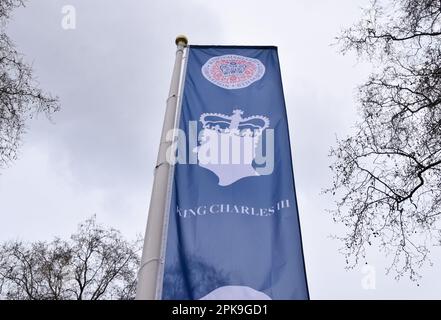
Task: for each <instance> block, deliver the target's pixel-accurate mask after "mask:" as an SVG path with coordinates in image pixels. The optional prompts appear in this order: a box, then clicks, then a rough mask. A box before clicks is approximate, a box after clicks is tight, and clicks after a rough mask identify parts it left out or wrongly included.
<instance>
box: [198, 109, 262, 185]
mask: <svg viewBox="0 0 441 320" xmlns="http://www.w3.org/2000/svg"><path fill="white" fill-rule="evenodd" d="M243 114H244V112H243V111H242V110H234V111H233V114H232V115H231V116H228V115H225V114H220V113H204V114H202V115H201V117H200V122H201V123H202V126H203V130H202V131H201V133H200V135H199V143H200V145H199V147H197V148H196V150H195V151H196V152H197V153H198V163H199V166H201V167H203V168H206V169H208V170H210V171H212V172H213V173H215V174H216V175H217V176H218V178H219V185H221V186H227V185H230V184H232V183H234V182H236V181H238V180H239V179H242V178H245V177H250V176H258V175H259V173H258V172H257V171H256V170H255V169H254V168H253V166H252V164H253V160H254V158H255V155H256V152H255V149H256V147H257V145H258V143H259V139H260V136H261V135H262V133H263V131H264V130H265V129H267V128H268V127H269V125H270V121H269V119H268V118H267V117H265V116H260V115H255V116H251V117H246V118H243V117H242V115H243Z"/></svg>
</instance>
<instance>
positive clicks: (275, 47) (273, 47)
mask: <svg viewBox="0 0 441 320" xmlns="http://www.w3.org/2000/svg"><path fill="white" fill-rule="evenodd" d="M188 46H189V47H190V48H207V49H208V48H226V49H228V48H232V49H241V48H244V49H277V46H270V45H269V46H248V45H205V44H203V45H201V44H191V45H188Z"/></svg>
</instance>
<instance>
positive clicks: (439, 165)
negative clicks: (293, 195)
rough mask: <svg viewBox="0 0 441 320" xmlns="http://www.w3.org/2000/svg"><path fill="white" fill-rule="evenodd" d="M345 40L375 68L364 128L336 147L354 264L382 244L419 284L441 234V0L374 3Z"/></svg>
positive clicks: (342, 213)
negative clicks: (440, 222)
mask: <svg viewBox="0 0 441 320" xmlns="http://www.w3.org/2000/svg"><path fill="white" fill-rule="evenodd" d="M338 40H339V44H340V45H341V48H342V51H343V53H346V52H348V51H350V50H355V51H356V52H357V53H358V55H359V57H361V58H362V59H367V60H368V61H371V62H372V63H373V64H374V69H375V71H374V72H373V74H372V75H371V76H370V78H369V80H368V81H367V82H366V83H365V84H363V85H362V86H360V87H359V95H358V100H359V111H360V115H361V120H360V121H359V122H358V123H357V124H356V130H355V133H354V134H353V135H351V136H349V137H347V138H346V139H343V140H338V142H337V146H336V147H335V148H333V149H332V151H331V156H332V157H333V164H332V166H331V169H332V170H333V172H334V183H333V186H332V187H331V188H330V189H329V190H327V191H328V192H330V193H332V194H334V195H335V196H337V199H339V200H338V202H337V207H336V209H335V210H332V212H333V217H334V220H335V221H337V222H340V223H343V224H344V225H345V226H346V228H347V234H346V235H345V236H343V237H341V239H342V240H343V241H344V248H343V251H344V253H345V254H346V257H347V263H348V267H353V266H355V265H356V264H357V263H358V262H359V261H360V260H364V257H365V254H366V249H367V248H368V247H369V246H371V245H373V244H378V245H379V246H380V248H381V250H383V251H384V252H385V253H386V255H387V256H389V257H390V259H391V260H390V267H389V268H388V270H387V272H392V274H394V275H395V277H396V278H397V279H399V278H401V277H402V276H404V275H406V276H409V277H410V279H412V280H414V281H418V279H419V278H420V277H421V272H420V268H421V267H422V266H423V265H425V264H431V261H430V250H431V249H432V248H433V246H434V245H439V244H440V240H441V232H440V229H439V218H440V217H441V1H440V0H384V1H374V2H372V3H371V5H370V7H369V8H367V9H365V10H364V16H363V18H362V19H361V20H360V21H359V23H357V24H356V25H354V26H352V27H351V28H349V29H347V30H344V31H343V33H342V34H341V36H340V37H339V38H338Z"/></svg>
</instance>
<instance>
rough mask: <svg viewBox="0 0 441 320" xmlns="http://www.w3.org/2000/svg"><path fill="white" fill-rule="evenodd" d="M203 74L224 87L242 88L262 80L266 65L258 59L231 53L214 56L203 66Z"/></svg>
mask: <svg viewBox="0 0 441 320" xmlns="http://www.w3.org/2000/svg"><path fill="white" fill-rule="evenodd" d="M202 74H203V75H204V77H205V78H206V79H207V80H208V81H210V82H211V83H213V84H215V85H217V86H219V87H221V88H224V89H242V88H246V87H248V86H249V85H251V84H252V83H254V82H256V81H258V80H260V79H261V78H262V77H263V75H264V74H265V66H264V65H263V64H262V62H260V61H259V60H257V59H253V58H248V57H244V56H239V55H235V54H229V55H224V56H218V57H213V58H211V59H209V60H208V61H207V62H206V63H205V64H204V65H203V66H202Z"/></svg>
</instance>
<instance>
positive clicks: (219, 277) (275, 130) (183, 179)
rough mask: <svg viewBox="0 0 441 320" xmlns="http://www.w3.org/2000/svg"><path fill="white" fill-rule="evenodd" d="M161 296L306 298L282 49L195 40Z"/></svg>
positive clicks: (186, 78) (185, 89)
mask: <svg viewBox="0 0 441 320" xmlns="http://www.w3.org/2000/svg"><path fill="white" fill-rule="evenodd" d="M187 59H188V61H187V63H186V73H185V74H184V81H183V86H184V87H183V96H182V99H181V108H180V112H179V114H178V116H179V118H178V124H179V130H178V131H177V132H175V138H176V142H177V143H176V144H175V145H174V146H175V147H176V149H177V150H175V149H173V151H172V152H171V153H170V154H175V151H177V152H176V154H177V158H176V160H177V163H176V165H175V166H174V168H173V170H172V179H171V185H170V193H169V197H168V201H169V202H168V203H169V206H168V207H167V213H166V216H167V219H166V221H167V223H166V225H165V235H166V239H165V241H164V243H163V257H162V258H163V259H165V262H164V268H163V270H162V272H161V273H160V276H159V279H158V281H159V290H158V297H159V298H162V299H308V298H309V296H308V288H307V282H306V273H305V266H304V258H303V252H302V242H301V234H300V225H299V217H298V209H297V201H296V196H295V186H294V177H293V170H292V160H291V150H290V142H289V134H288V123H287V117H286V109H285V102H284V96H283V89H282V81H281V75H280V67H279V60H278V54H277V48H276V47H242V46H241V47H236V46H190V47H189V48H188V54H187Z"/></svg>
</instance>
